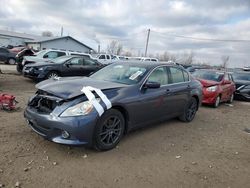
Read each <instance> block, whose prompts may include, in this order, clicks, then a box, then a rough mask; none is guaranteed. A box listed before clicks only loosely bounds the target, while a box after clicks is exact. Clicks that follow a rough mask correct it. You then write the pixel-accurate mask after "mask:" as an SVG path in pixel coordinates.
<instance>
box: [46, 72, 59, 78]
mask: <svg viewBox="0 0 250 188" xmlns="http://www.w3.org/2000/svg"><path fill="white" fill-rule="evenodd" d="M57 77H59V74H58V73H57V72H55V71H51V72H49V73H48V74H47V76H46V78H47V79H53V78H57Z"/></svg>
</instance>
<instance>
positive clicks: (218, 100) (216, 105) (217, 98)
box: [213, 96, 220, 108]
mask: <svg viewBox="0 0 250 188" xmlns="http://www.w3.org/2000/svg"><path fill="white" fill-rule="evenodd" d="M219 105H220V96H217V97H216V100H215V103H214V105H213V106H214V108H218V106H219Z"/></svg>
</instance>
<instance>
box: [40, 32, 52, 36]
mask: <svg viewBox="0 0 250 188" xmlns="http://www.w3.org/2000/svg"><path fill="white" fill-rule="evenodd" d="M42 36H43V37H53V33H52V32H51V31H43V32H42Z"/></svg>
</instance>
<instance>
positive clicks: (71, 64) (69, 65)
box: [61, 57, 83, 76]
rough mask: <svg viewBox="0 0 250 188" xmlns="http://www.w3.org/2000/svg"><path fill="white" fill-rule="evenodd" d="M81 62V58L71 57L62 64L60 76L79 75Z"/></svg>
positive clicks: (80, 73)
mask: <svg viewBox="0 0 250 188" xmlns="http://www.w3.org/2000/svg"><path fill="white" fill-rule="evenodd" d="M82 67H83V62H82V58H80V57H79V58H78V57H77V58H72V59H70V60H69V61H67V62H66V63H64V65H63V69H62V73H61V74H62V76H81V75H82Z"/></svg>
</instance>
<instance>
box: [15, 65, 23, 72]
mask: <svg viewBox="0 0 250 188" xmlns="http://www.w3.org/2000/svg"><path fill="white" fill-rule="evenodd" d="M16 70H17V72H19V73H22V68H21V67H20V65H19V64H17V65H16Z"/></svg>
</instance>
